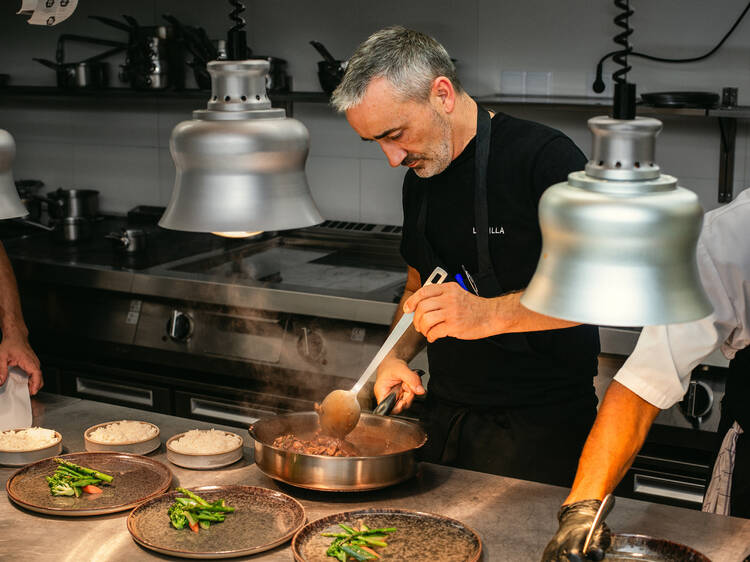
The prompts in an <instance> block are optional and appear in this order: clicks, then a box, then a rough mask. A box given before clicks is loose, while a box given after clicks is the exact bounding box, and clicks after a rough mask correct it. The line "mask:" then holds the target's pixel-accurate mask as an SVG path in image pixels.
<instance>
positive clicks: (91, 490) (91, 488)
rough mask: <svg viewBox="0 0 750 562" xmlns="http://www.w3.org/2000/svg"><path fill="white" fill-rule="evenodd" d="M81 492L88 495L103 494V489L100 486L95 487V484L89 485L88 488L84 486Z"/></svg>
mask: <svg viewBox="0 0 750 562" xmlns="http://www.w3.org/2000/svg"><path fill="white" fill-rule="evenodd" d="M81 490H83V491H84V492H86V493H87V494H101V493H102V489H101V488H99V487H98V486H94V485H93V484H89V485H88V486H83V487H82V488H81Z"/></svg>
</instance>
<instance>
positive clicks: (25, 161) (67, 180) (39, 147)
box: [13, 139, 74, 193]
mask: <svg viewBox="0 0 750 562" xmlns="http://www.w3.org/2000/svg"><path fill="white" fill-rule="evenodd" d="M73 168H74V165H73V145H71V144H69V143H55V142H37V141H27V140H19V139H16V160H15V162H14V164H13V177H14V178H15V179H17V180H20V179H36V180H42V181H43V182H44V184H45V186H46V187H45V189H43V190H42V192H43V193H46V192H47V191H52V190H53V189H57V188H58V187H74V185H73Z"/></svg>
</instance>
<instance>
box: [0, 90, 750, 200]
mask: <svg viewBox="0 0 750 562" xmlns="http://www.w3.org/2000/svg"><path fill="white" fill-rule="evenodd" d="M209 96H210V92H209V91H208V90H197V89H186V90H159V91H156V90H154V91H141V90H133V89H130V88H103V89H99V90H85V89H81V90H64V89H60V88H57V87H54V86H6V87H3V88H0V106H2V105H6V104H7V105H14V104H17V103H18V102H20V101H25V100H29V99H34V100H49V101H55V102H66V103H70V104H77V103H81V102H82V103H86V104H87V106H89V107H90V106H91V103H92V102H96V104H97V106H98V107H101V104H106V103H107V102H108V101H117V102H119V103H123V104H128V105H130V104H143V103H158V102H161V101H166V102H170V103H184V104H188V105H190V106H192V107H194V108H197V107H198V104H197V103H196V102H197V101H199V100H200V101H206V100H208V98H209ZM269 97H270V98H271V103H272V104H273V105H274V106H275V107H283V108H284V109H286V112H287V115H289V116H292V115H293V113H294V104H295V103H326V104H327V103H328V102H329V97H328V95H327V94H325V93H324V92H286V93H277V94H271V95H270V96H269ZM476 99H477V101H478V102H479V103H481V104H482V105H485V106H488V107H501V106H533V107H535V108H537V109H550V110H562V111H582V112H588V113H591V112H593V111H596V110H599V109H601V110H604V109H609V108H610V107H611V105H612V99H611V98H603V97H586V96H519V95H505V94H498V95H494V96H484V97H480V98H476ZM636 111H637V113H638V115H650V116H654V117H660V116H661V117H711V118H716V119H717V121H718V124H719V131H720V135H719V136H720V145H719V186H718V201H719V202H720V203H725V202H728V201H731V200H732V197H733V191H734V188H733V183H734V156H735V154H734V153H735V146H736V138H737V120H738V119H750V106H739V107H735V108H731V109H728V108H717V109H695V108H670V107H651V106H647V105H638V107H637V108H636Z"/></svg>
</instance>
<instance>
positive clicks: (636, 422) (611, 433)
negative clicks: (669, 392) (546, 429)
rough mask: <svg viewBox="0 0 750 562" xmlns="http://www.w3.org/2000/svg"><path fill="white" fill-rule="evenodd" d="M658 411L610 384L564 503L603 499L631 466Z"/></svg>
mask: <svg viewBox="0 0 750 562" xmlns="http://www.w3.org/2000/svg"><path fill="white" fill-rule="evenodd" d="M658 413H659V408H657V407H656V406H653V405H651V404H650V403H648V402H646V401H645V400H643V399H642V398H641V397H640V396H638V395H637V394H635V393H634V392H632V391H631V390H630V389H628V388H627V387H626V386H624V385H622V384H620V383H618V382H617V381H612V383H611V384H610V386H609V388H608V389H607V393H606V395H605V396H604V400H603V401H602V405H601V407H600V408H599V413H598V414H597V416H596V421H595V422H594V427H593V428H591V432H590V433H589V436H588V439H586V444H585V445H584V447H583V452H582V453H581V458H580V460H579V462H578V471H577V472H576V477H575V480H574V482H573V487H572V489H571V491H570V495H568V498H567V499H566V500H565V503H566V504H569V503H573V502H577V501H580V500H585V499H586V500H587V499H600V500H601V499H603V498H604V496H606V495H607V494H608V493H610V492H612V490H614V489H615V487H616V486H617V484H618V483H619V482H620V480H622V477H623V476H625V473H626V472H627V470H628V469H629V468H630V465H631V464H633V460H634V459H635V456H636V454H637V453H638V451H640V449H641V447H642V446H643V442H644V441H645V440H646V435H648V430H649V428H650V427H651V424H652V422H653V421H654V418H655V417H656V415H657V414H658Z"/></svg>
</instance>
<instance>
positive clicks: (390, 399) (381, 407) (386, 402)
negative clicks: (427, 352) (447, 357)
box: [372, 369, 424, 416]
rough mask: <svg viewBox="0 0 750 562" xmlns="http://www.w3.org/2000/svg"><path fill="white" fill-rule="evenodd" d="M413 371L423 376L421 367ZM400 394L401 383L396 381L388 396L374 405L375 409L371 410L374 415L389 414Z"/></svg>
mask: <svg viewBox="0 0 750 562" xmlns="http://www.w3.org/2000/svg"><path fill="white" fill-rule="evenodd" d="M414 372H415V373H417V374H418V375H419V377H420V378H422V377H423V376H424V371H423V370H422V369H415V370H414ZM400 394H401V383H398V384H397V385H396V386H394V387H393V390H391V391H390V392H389V393H388V396H386V397H385V398H383V399H382V400H381V401H380V403H379V404H378V405H377V406H375V409H374V410H373V411H372V413H373V414H375V415H376V416H387V415H388V414H390V413H391V410H393V407H394V406H395V405H396V402H398V397H399V395H400Z"/></svg>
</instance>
